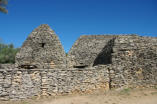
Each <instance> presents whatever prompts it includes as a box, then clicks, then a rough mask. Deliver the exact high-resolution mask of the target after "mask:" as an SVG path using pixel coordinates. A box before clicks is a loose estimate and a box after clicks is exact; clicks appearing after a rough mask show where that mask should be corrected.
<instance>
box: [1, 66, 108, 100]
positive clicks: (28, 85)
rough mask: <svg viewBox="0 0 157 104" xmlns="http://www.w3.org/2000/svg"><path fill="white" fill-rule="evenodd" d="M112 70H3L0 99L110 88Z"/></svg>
mask: <svg viewBox="0 0 157 104" xmlns="http://www.w3.org/2000/svg"><path fill="white" fill-rule="evenodd" d="M108 75H109V74H108V70H106V69H105V68H103V67H102V68H101V67H99V69H92V68H88V69H83V70H79V69H78V70H76V69H69V70H66V69H65V70H58V69H55V70H54V69H53V70H52V69H44V70H43V69H32V70H30V69H29V70H28V69H21V70H20V69H13V70H11V69H5V70H4V69H0V99H1V100H9V99H14V100H15V99H25V98H31V97H33V96H41V95H47V96H49V95H59V94H67V93H68V94H70V93H89V92H91V91H92V90H95V89H104V90H108V89H109V76H108Z"/></svg>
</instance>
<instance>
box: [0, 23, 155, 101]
mask: <svg viewBox="0 0 157 104" xmlns="http://www.w3.org/2000/svg"><path fill="white" fill-rule="evenodd" d="M0 68H1V69H0V99H1V100H9V99H25V98H31V97H33V96H42V95H44V96H50V95H54V96H55V95H60V94H73V93H90V92H92V91H93V90H96V89H104V91H105V90H109V89H114V88H116V89H117V88H123V87H154V86H157V37H141V36H138V35H131V34H130V35H88V36H86V35H84V36H81V37H80V38H79V39H78V40H77V41H76V42H75V43H74V45H73V46H72V48H71V49H70V51H69V53H68V55H67V57H66V55H65V52H64V49H63V47H62V45H61V42H60V41H59V38H58V37H57V35H56V34H55V33H54V31H53V30H52V29H50V27H49V26H48V25H41V26H39V27H38V28H36V29H35V30H34V31H33V32H32V33H31V34H30V35H29V36H28V38H27V40H26V41H25V42H24V44H23V46H22V47H21V49H20V51H19V52H18V53H17V55H16V63H15V65H7V64H6V65H0Z"/></svg>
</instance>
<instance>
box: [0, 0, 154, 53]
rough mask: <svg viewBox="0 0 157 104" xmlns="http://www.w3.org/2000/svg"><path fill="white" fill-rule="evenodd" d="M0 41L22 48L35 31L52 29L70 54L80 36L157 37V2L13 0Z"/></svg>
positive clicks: (0, 21)
mask: <svg viewBox="0 0 157 104" xmlns="http://www.w3.org/2000/svg"><path fill="white" fill-rule="evenodd" d="M7 8H8V11H9V13H8V14H3V13H0V38H1V39H2V40H3V42H4V43H7V44H9V43H13V44H14V45H15V46H16V47H20V46H21V45H22V43H23V42H24V41H25V39H26V38H27V36H28V35H29V34H30V33H31V32H32V30H33V29H35V28H36V27H38V26H39V25H40V24H49V26H50V27H51V28H52V29H53V30H54V31H55V32H56V33H57V35H58V36H59V38H60V40H61V42H62V44H63V47H64V49H65V51H66V52H68V50H69V49H70V48H71V46H72V45H73V43H74V42H75V41H76V40H77V39H78V38H79V36H80V35H85V34H87V35H88V34H130V33H135V34H139V35H142V36H157V0H9V4H8V7H7Z"/></svg>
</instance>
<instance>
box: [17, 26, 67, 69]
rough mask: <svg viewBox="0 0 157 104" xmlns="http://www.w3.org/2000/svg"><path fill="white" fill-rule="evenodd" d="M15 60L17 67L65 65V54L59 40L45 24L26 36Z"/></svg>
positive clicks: (31, 67)
mask: <svg viewBox="0 0 157 104" xmlns="http://www.w3.org/2000/svg"><path fill="white" fill-rule="evenodd" d="M15 61H16V62H15V66H16V67H18V68H27V69H28V68H30V69H33V68H42V69H43V68H44V69H45V68H47V69H53V68H65V67H66V55H65V52H64V49H63V47H62V45H61V42H60V41H59V38H58V36H57V35H56V34H55V32H54V31H53V30H52V29H51V28H50V27H49V26H48V25H47V24H43V25H40V26H39V27H38V28H36V29H35V30H34V31H33V32H32V33H31V34H30V35H29V36H28V38H27V39H26V41H25V42H24V43H23V46H22V47H21V49H20V51H19V52H18V53H17V55H16V58H15Z"/></svg>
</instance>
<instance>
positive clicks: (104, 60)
mask: <svg viewBox="0 0 157 104" xmlns="http://www.w3.org/2000/svg"><path fill="white" fill-rule="evenodd" d="M114 40H115V39H111V40H110V41H109V42H108V43H107V44H106V45H105V47H104V48H103V49H102V50H101V52H100V53H99V54H98V56H97V57H96V58H95V60H94V64H93V66H97V65H107V64H112V53H113V45H114Z"/></svg>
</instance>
